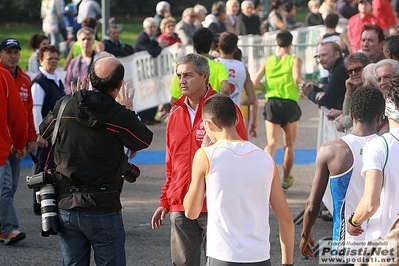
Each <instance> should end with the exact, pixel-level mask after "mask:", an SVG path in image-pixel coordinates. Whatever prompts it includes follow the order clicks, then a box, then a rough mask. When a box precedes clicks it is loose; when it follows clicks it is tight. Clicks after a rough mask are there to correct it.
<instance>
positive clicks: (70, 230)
mask: <svg viewBox="0 0 399 266" xmlns="http://www.w3.org/2000/svg"><path fill="white" fill-rule="evenodd" d="M58 215H59V219H60V223H61V233H60V234H59V235H60V242H61V251H62V261H63V265H64V266H66V265H74V266H79V265H90V252H91V247H93V251H94V260H95V263H96V265H107V266H111V265H115V266H120V265H121V266H123V265H126V254H125V229H124V226H123V219H122V213H121V211H120V210H119V211H116V212H108V213H101V212H98V211H93V210H90V209H85V208H74V209H71V210H63V209H59V210H58Z"/></svg>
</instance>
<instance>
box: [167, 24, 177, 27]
mask: <svg viewBox="0 0 399 266" xmlns="http://www.w3.org/2000/svg"><path fill="white" fill-rule="evenodd" d="M174 26H175V24H169V25H168V26H167V27H168V28H173V27H174Z"/></svg>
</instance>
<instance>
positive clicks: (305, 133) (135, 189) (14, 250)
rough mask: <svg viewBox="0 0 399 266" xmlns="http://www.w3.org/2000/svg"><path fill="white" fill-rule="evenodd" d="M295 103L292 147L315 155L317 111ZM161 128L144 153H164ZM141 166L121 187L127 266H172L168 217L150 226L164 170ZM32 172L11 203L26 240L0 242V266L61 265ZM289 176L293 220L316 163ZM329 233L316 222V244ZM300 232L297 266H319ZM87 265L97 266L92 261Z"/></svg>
mask: <svg viewBox="0 0 399 266" xmlns="http://www.w3.org/2000/svg"><path fill="white" fill-rule="evenodd" d="M263 104H264V101H260V106H261V107H260V108H261V111H260V113H261V115H260V117H259V121H258V125H259V126H258V138H256V139H254V138H250V140H251V141H252V142H254V143H255V144H256V145H258V146H259V147H261V148H264V146H265V144H266V135H265V126H264V121H263V116H262V112H263ZM299 104H300V106H301V109H302V117H301V120H300V123H299V131H298V137H297V140H296V142H295V148H296V149H298V150H299V149H302V150H308V151H310V152H311V153H312V152H313V153H315V148H316V137H317V127H318V120H319V113H318V108H317V106H316V105H315V104H313V103H312V102H310V101H309V100H307V99H301V100H300V101H299ZM165 127H166V125H165V124H158V125H154V126H150V129H151V130H152V131H153V132H154V140H153V143H152V145H151V146H150V148H149V149H148V150H149V151H164V150H165ZM280 142H281V143H280V146H279V148H280V149H281V148H282V141H281V140H280ZM301 156H307V155H301ZM297 159H301V158H297ZM302 159H304V158H302ZM139 166H140V169H141V176H140V177H139V179H138V181H137V182H136V183H134V184H128V183H125V185H124V187H123V192H122V195H121V200H122V204H123V209H122V211H123V217H124V224H125V230H126V258H127V265H137V266H147V265H148V266H158V265H159V266H163V265H171V260H170V244H169V241H170V221H169V216H168V217H167V219H166V220H165V222H164V225H163V227H162V228H161V229H159V230H152V229H151V225H150V221H151V217H152V214H153V213H154V211H155V210H156V208H157V207H158V204H159V196H160V191H161V187H162V185H163V184H164V182H165V165H164V164H146V165H144V164H142V165H139ZM278 169H279V172H280V174H281V173H282V166H281V164H278ZM30 170H31V169H30V168H23V169H22V171H21V176H20V182H19V187H18V190H17V193H16V195H15V198H14V201H15V207H16V209H17V213H18V216H19V221H20V230H21V231H23V232H25V233H26V239H24V240H22V241H20V242H18V243H16V244H14V245H8V246H6V245H4V243H0V265H15V266H18V265H21V266H24V265H62V258H61V249H60V244H59V238H58V236H54V235H52V236H49V237H42V236H41V228H40V226H41V217H40V216H36V215H34V213H33V207H32V204H33V203H32V202H33V192H32V190H30V189H28V187H27V186H26V183H25V176H26V175H29V174H30ZM292 174H293V175H294V177H295V183H294V185H293V186H292V187H291V188H290V189H289V190H288V191H287V192H286V193H285V195H286V198H287V202H288V204H289V207H290V209H291V213H292V215H293V217H296V216H297V215H298V214H299V213H300V212H301V211H302V210H303V208H304V206H305V202H306V199H307V197H308V195H309V191H310V187H311V183H312V179H313V174H314V163H312V162H310V163H309V162H308V163H306V164H296V165H294V167H293V169H292ZM265 208H267V206H265ZM270 224H271V236H270V242H271V261H272V265H279V264H280V260H281V255H280V245H279V237H278V229H277V221H276V218H275V217H274V214H273V211H271V212H270ZM331 228H332V223H331V222H326V221H323V220H321V219H318V220H317V222H316V224H315V226H314V230H313V233H314V236H315V239H319V238H321V237H323V236H326V235H330V234H331ZM301 229H302V224H299V225H296V226H295V265H318V264H319V263H318V259H310V260H305V259H303V258H302V256H301V255H300V253H299V248H298V246H299V241H300V233H301ZM91 265H95V264H94V261H93V260H92V263H91Z"/></svg>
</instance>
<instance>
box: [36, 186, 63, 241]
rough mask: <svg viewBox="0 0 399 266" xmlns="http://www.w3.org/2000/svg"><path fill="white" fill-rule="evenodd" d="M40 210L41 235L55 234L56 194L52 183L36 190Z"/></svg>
mask: <svg viewBox="0 0 399 266" xmlns="http://www.w3.org/2000/svg"><path fill="white" fill-rule="evenodd" d="M36 193H37V195H36V197H37V198H38V202H40V204H41V212H42V236H49V235H56V234H57V233H58V232H59V228H60V221H59V220H58V213H57V212H58V208H57V196H56V195H55V190H54V186H53V185H50V184H48V185H45V186H43V187H41V188H40V190H39V191H38V192H36Z"/></svg>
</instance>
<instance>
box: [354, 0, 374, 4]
mask: <svg viewBox="0 0 399 266" xmlns="http://www.w3.org/2000/svg"><path fill="white" fill-rule="evenodd" d="M357 2H358V3H362V2H366V3H370V4H371V0H358V1H357Z"/></svg>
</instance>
